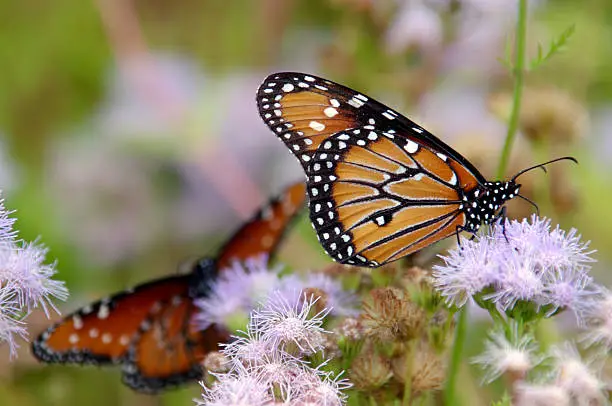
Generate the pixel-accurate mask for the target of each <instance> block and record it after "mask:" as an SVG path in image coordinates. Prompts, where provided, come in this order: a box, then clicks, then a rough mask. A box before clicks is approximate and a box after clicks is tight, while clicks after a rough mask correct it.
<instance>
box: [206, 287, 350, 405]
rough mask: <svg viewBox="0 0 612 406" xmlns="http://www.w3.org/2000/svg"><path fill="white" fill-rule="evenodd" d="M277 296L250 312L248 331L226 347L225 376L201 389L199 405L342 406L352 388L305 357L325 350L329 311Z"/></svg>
mask: <svg viewBox="0 0 612 406" xmlns="http://www.w3.org/2000/svg"><path fill="white" fill-rule="evenodd" d="M289 300H290V299H289V298H287V297H285V296H283V294H282V293H281V292H278V291H277V292H274V293H273V294H272V295H271V297H270V300H267V302H266V304H265V305H263V306H262V307H261V309H259V310H255V311H253V312H252V313H251V318H250V322H249V324H248V327H247V331H246V332H244V333H243V335H242V336H241V337H235V340H234V341H233V342H231V343H230V344H228V345H226V346H225V348H224V349H223V350H222V353H223V354H224V355H225V357H226V358H227V363H228V364H229V365H228V372H226V373H211V375H212V376H213V377H214V378H215V382H214V383H213V384H212V385H211V386H210V387H208V386H206V385H204V384H202V388H203V392H202V399H203V400H202V401H199V400H198V404H200V405H209V406H217V405H224V406H226V405H272V404H286V405H296V406H297V405H329V406H335V405H343V404H344V403H345V400H346V396H345V395H344V394H343V393H342V390H343V389H346V388H348V387H350V386H351V385H350V384H349V382H348V381H347V380H345V379H340V376H341V374H338V375H335V374H334V373H332V372H327V371H324V369H325V368H326V366H327V361H325V362H323V363H321V364H320V365H319V366H318V367H317V368H313V367H312V366H311V365H310V364H309V363H308V362H307V361H305V360H304V357H306V356H308V355H312V354H313V353H316V352H320V351H322V350H323V343H324V335H325V334H329V333H328V332H327V331H325V330H324V329H323V328H322V324H323V319H324V318H325V316H326V315H327V314H328V313H329V310H328V309H323V310H321V311H318V312H317V311H316V310H315V308H316V306H315V304H316V303H317V301H318V300H319V298H315V297H314V296H312V295H311V296H307V295H302V296H300V297H298V298H297V300H295V301H294V302H289Z"/></svg>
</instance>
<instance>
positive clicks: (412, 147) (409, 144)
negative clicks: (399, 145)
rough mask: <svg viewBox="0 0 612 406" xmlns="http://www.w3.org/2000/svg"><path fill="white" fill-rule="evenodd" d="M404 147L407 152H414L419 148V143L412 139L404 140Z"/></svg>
mask: <svg viewBox="0 0 612 406" xmlns="http://www.w3.org/2000/svg"><path fill="white" fill-rule="evenodd" d="M404 149H405V150H406V151H407V152H408V153H409V154H414V153H415V152H417V151H418V150H419V144H417V143H416V142H414V141H411V140H407V141H406V145H404Z"/></svg>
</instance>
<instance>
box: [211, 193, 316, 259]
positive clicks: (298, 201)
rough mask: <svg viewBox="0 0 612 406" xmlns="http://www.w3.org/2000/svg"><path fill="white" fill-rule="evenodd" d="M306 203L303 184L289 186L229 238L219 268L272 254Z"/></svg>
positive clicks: (223, 249)
mask: <svg viewBox="0 0 612 406" xmlns="http://www.w3.org/2000/svg"><path fill="white" fill-rule="evenodd" d="M305 200H306V186H305V184H304V182H298V183H295V184H293V185H291V186H289V187H288V188H287V189H285V190H284V191H283V193H282V194H281V195H280V196H279V197H278V198H276V199H273V200H272V201H271V202H270V203H269V204H268V205H267V206H266V207H264V208H263V209H262V210H260V211H259V212H258V213H257V214H256V215H255V217H254V219H253V220H251V221H250V222H248V223H246V224H245V225H244V226H242V228H240V229H239V230H238V231H237V232H236V233H235V234H234V236H233V237H232V238H230V240H229V242H228V243H227V244H226V245H225V246H224V247H223V248H222V249H221V252H220V254H219V256H218V258H217V266H218V267H219V268H220V269H223V268H226V267H228V266H230V265H231V263H232V261H235V260H237V261H244V260H246V259H248V258H251V257H254V256H258V255H262V254H270V253H272V252H273V251H274V250H275V249H276V247H277V245H278V243H279V242H280V240H281V238H282V236H283V234H284V232H285V230H286V229H287V226H288V224H289V223H290V222H291V220H292V219H293V218H294V217H295V215H296V213H297V212H298V211H299V210H300V209H301V208H302V207H303V206H304V202H305Z"/></svg>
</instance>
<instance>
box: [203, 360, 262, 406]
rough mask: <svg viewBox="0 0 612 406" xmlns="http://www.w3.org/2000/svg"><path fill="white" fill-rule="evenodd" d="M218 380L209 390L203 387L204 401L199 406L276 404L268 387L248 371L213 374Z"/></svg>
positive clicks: (258, 405) (259, 405) (239, 370)
mask: <svg viewBox="0 0 612 406" xmlns="http://www.w3.org/2000/svg"><path fill="white" fill-rule="evenodd" d="M211 375H212V376H214V377H215V378H216V382H215V384H214V385H213V386H212V387H211V388H209V387H207V386H206V385H204V383H202V382H200V385H201V386H202V399H203V400H199V399H196V404H197V405H207V406H264V405H270V404H272V403H274V398H273V396H272V395H271V394H270V393H269V388H268V386H267V385H266V384H265V383H264V382H261V380H259V379H258V377H257V376H255V375H252V374H250V373H249V372H248V371H247V370H246V369H244V368H242V369H238V370H235V372H234V373H232V374H211Z"/></svg>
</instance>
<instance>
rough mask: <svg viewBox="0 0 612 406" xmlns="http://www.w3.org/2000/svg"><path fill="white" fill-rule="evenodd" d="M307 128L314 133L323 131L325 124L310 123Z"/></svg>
mask: <svg viewBox="0 0 612 406" xmlns="http://www.w3.org/2000/svg"><path fill="white" fill-rule="evenodd" d="M308 126H309V127H310V128H312V129H313V130H315V131H323V130H325V124H323V123H319V122H318V121H311V122H310V123H309V124H308Z"/></svg>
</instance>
